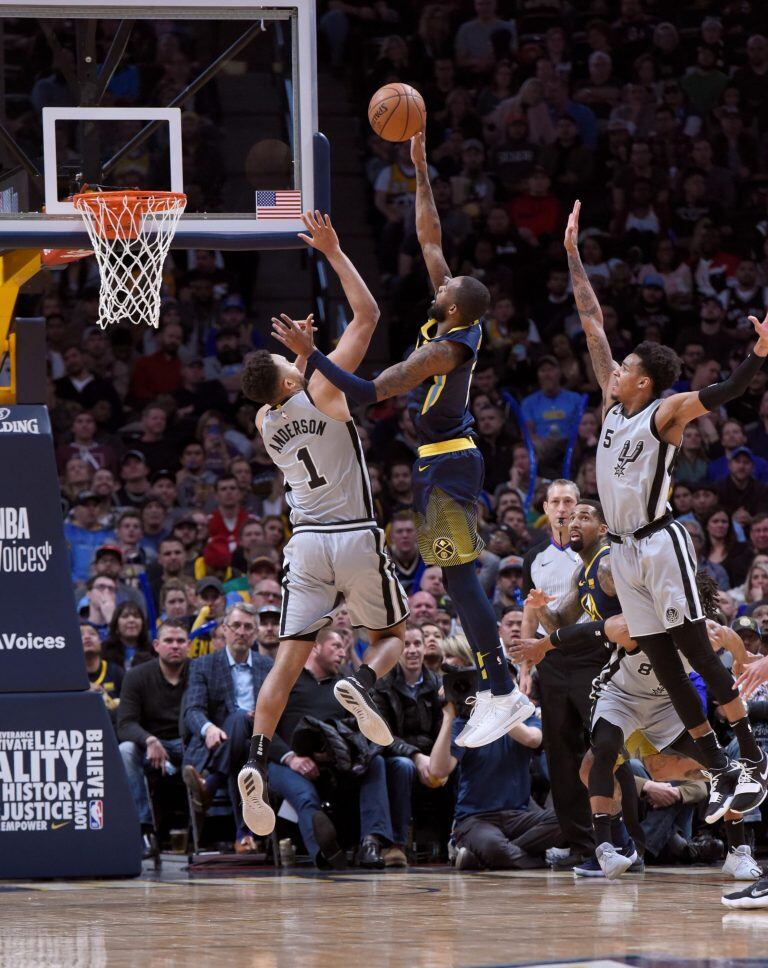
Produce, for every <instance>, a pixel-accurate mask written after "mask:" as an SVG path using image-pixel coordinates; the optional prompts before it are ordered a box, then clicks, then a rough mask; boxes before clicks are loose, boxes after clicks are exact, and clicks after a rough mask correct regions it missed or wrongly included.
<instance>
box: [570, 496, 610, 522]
mask: <svg viewBox="0 0 768 968" xmlns="http://www.w3.org/2000/svg"><path fill="white" fill-rule="evenodd" d="M580 504H586V506H587V507H588V508H592V510H593V511H594V512H595V514H596V515H597V518H598V520H599V521H600V524H605V523H606V521H605V514H604V513H603V505H602V504H601V503H600V502H599V501H595V500H593V499H592V498H591V497H585V498H579V500H578V501H577V502H576V507H578V506H579V505H580Z"/></svg>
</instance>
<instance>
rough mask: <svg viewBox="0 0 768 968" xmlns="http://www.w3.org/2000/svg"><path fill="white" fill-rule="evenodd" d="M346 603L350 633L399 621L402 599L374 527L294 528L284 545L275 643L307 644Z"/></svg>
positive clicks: (402, 613)
mask: <svg viewBox="0 0 768 968" xmlns="http://www.w3.org/2000/svg"><path fill="white" fill-rule="evenodd" d="M345 603H346V606H347V608H348V609H349V616H350V619H351V620H352V625H353V626H354V627H355V628H367V629H372V630H375V631H383V630H385V629H388V628H391V627H392V626H394V625H399V623H400V622H403V621H405V619H406V618H407V617H408V615H409V611H408V600H407V598H406V596H405V592H404V591H403V588H402V585H401V584H400V582H399V581H398V580H397V577H396V575H395V570H394V566H393V564H392V562H391V560H390V558H389V555H388V554H387V549H386V544H385V540H384V532H383V531H382V530H381V528H379V527H377V526H376V525H375V524H373V523H372V524H370V525H364V526H361V525H359V524H351V525H348V526H346V527H345V526H342V525H299V526H297V527H296V529H295V530H294V533H293V536H292V537H291V540H290V541H289V542H288V544H287V545H286V546H285V571H284V576H283V603H282V610H281V616H280V639H281V640H282V639H311V638H314V634H315V633H316V632H319V631H320V629H321V628H324V627H325V626H326V625H331V624H332V621H333V613H334V612H335V611H336V609H338V608H340V607H341V606H342V605H343V604H345Z"/></svg>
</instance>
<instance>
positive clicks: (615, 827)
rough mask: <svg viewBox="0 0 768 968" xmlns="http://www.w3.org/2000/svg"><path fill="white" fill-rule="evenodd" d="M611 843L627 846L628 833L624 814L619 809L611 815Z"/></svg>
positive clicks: (616, 845) (617, 845)
mask: <svg viewBox="0 0 768 968" xmlns="http://www.w3.org/2000/svg"><path fill="white" fill-rule="evenodd" d="M601 843H602V841H601ZM611 843H612V844H613V845H614V846H615V847H627V846H629V833H628V831H627V828H626V825H625V823H624V814H623V813H622V812H621V811H619V812H618V813H615V814H614V815H613V816H612V817H611Z"/></svg>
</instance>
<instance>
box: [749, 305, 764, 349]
mask: <svg viewBox="0 0 768 968" xmlns="http://www.w3.org/2000/svg"><path fill="white" fill-rule="evenodd" d="M748 319H749V321H750V323H752V325H753V326H754V327H755V335H756V336H757V342H756V343H755V350H754V351H755V354H756V355H757V356H768V313H766V316H765V319H764V320H763V321H762V323H761V322H760V320H759V319H758V318H757V316H749V317H748Z"/></svg>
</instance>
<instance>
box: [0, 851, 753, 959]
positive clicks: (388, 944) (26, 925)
mask: <svg viewBox="0 0 768 968" xmlns="http://www.w3.org/2000/svg"><path fill="white" fill-rule="evenodd" d="M732 883H733V882H730V883H729V882H726V881H725V880H724V879H723V878H722V877H721V876H720V875H719V872H717V871H715V870H714V869H695V868H694V869H689V870H683V871H681V870H680V869H679V868H676V869H675V870H674V871H672V870H668V871H655V872H654V871H651V872H647V873H646V874H644V875H630V876H626V877H625V878H624V879H623V880H621V881H620V882H618V883H615V884H607V883H605V882H601V881H598V880H579V881H574V878H573V876H572V875H570V874H560V873H558V874H553V873H545V872H538V871H535V872H534V871H530V872H525V873H515V874H503V873H499V874H492V873H464V874H460V873H456V872H453V871H450V870H447V869H443V868H414V869H411V870H409V871H404V872H381V873H370V874H362V873H361V874H357V873H343V874H332V875H318V874H315V873H313V872H311V871H309V870H307V871H303V870H302V869H301V868H295V869H291V870H290V871H289V872H286V873H277V874H276V873H274V872H271V871H264V872H258V873H253V874H246V875H242V874H241V875H238V876H231V875H225V876H218V877H214V876H211V875H209V874H204V875H193V876H190V875H189V874H187V872H186V871H185V870H184V868H183V867H182V866H181V865H180V864H178V863H176V864H170V865H169V864H165V865H164V867H163V870H162V872H161V873H160V874H158V875H155V874H153V873H145V875H144V876H143V877H142V878H141V879H139V880H134V881H111V882H96V881H89V882H54V883H30V884H20V883H18V882H0V966H2V968H11V966H12V968H31V966H34V968H43V966H44V968H59V966H61V968H73V966H77V968H101V966H109V968H111V966H117V968H122V966H134V965H136V966H142V968H171V966H173V968H187V966H189V968H208V966H216V968H225V966H238V968H239V966H243V968H284V966H285V968H288V966H290V968H293V966H301V968H326V966H328V968H342V966H346V965H350V966H352V965H353V966H355V968H358V966H361V968H379V966H381V968H401V966H407V968H448V966H462V968H470V966H491V965H495V966H500V965H523V964H525V965H530V964H540V963H546V962H549V963H552V962H558V963H559V962H569V963H570V962H574V961H576V963H577V964H582V965H587V964H592V965H594V964H595V963H597V964H599V965H600V966H601V968H607V966H610V968H615V966H618V965H625V964H633V965H649V966H650V965H652V966H653V968H662V966H665V968H666V966H670V965H689V966H692V965H697V966H702V965H708V966H714V965H717V968H728V966H736V965H739V966H742V965H746V964H749V965H759V966H767V965H768V911H766V912H760V911H756V912H733V911H728V910H727V909H726V908H724V907H723V906H722V905H721V904H720V894H721V888H722V887H723V886H724V885H727V887H728V888H729V889H733V887H732ZM642 956H647V959H646V957H642ZM654 956H655V957H654ZM678 959H681V960H679V961H678ZM710 959H712V960H710ZM721 959H722V960H721Z"/></svg>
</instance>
